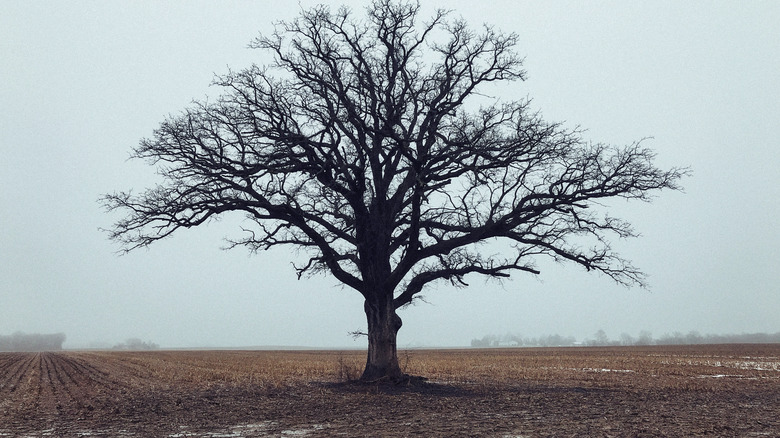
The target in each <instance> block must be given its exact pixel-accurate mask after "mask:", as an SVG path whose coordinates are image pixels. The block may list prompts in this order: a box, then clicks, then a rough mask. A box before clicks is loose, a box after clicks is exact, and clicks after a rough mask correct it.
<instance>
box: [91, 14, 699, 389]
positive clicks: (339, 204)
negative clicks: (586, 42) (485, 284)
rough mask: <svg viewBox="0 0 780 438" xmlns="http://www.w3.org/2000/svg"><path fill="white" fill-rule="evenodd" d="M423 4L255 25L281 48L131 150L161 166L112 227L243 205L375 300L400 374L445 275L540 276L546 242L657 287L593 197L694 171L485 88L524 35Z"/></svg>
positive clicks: (377, 352) (374, 361)
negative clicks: (623, 248) (426, 302)
mask: <svg viewBox="0 0 780 438" xmlns="http://www.w3.org/2000/svg"><path fill="white" fill-rule="evenodd" d="M419 9H420V6H419V4H416V3H406V2H402V3H396V2H393V1H389V0H378V1H374V2H373V3H372V4H371V5H370V6H368V7H367V8H366V11H367V15H366V17H365V18H362V19H361V18H358V17H356V16H355V14H354V13H353V12H352V11H350V10H349V9H346V8H341V9H339V10H337V11H336V12H332V11H331V10H330V9H328V8H327V7H324V6H320V7H316V8H313V9H311V10H306V11H303V12H301V14H300V16H299V17H297V18H296V19H295V20H294V21H290V22H282V23H279V24H278V25H277V28H276V31H275V32H274V33H273V34H272V35H269V36H260V37H258V38H257V39H256V40H254V41H253V42H252V44H251V47H253V48H256V49H261V50H264V51H267V52H270V53H272V54H273V56H274V62H273V63H272V64H270V65H267V66H256V65H255V66H252V67H249V68H247V69H244V70H241V71H232V72H229V73H227V74H226V75H224V76H221V77H218V78H217V79H216V80H215V83H216V85H218V86H220V87H221V88H222V89H223V90H224V93H223V94H222V95H221V97H219V98H218V99H217V100H216V101H213V102H200V103H196V104H194V105H193V106H192V107H191V108H189V109H186V110H185V111H184V112H183V113H182V114H180V115H178V116H175V117H170V118H168V119H167V120H165V121H164V122H163V123H162V124H161V126H160V127H159V128H158V129H157V130H156V131H155V132H154V136H153V137H152V138H150V139H145V140H142V141H141V143H140V145H139V146H137V147H136V148H135V149H134V157H137V158H140V159H145V160H148V161H149V162H150V164H152V165H155V166H157V168H158V170H159V173H160V174H161V175H162V176H163V178H164V182H163V183H162V184H160V185H158V186H156V187H154V188H151V189H148V190H146V191H145V192H143V193H140V194H137V195H134V194H132V193H130V192H121V193H114V194H110V195H106V196H105V197H104V198H103V202H104V204H105V206H106V207H107V209H108V210H121V211H123V212H126V214H127V215H126V216H125V218H124V219H122V220H120V221H118V222H117V223H116V224H115V225H114V227H113V229H112V230H111V231H110V237H111V238H112V239H114V240H116V241H118V242H120V243H121V244H122V245H123V249H124V250H126V251H130V250H133V249H135V248H138V247H145V246H147V245H149V244H151V243H152V242H154V241H156V240H159V239H162V238H165V237H167V236H170V235H171V234H172V233H174V232H175V231H176V230H178V229H181V228H191V227H196V226H198V225H201V224H203V223H205V222H207V221H208V220H209V219H211V218H214V217H217V216H219V215H222V214H225V213H228V212H242V213H244V214H246V217H247V218H248V219H249V221H251V223H252V226H251V227H249V228H248V229H246V230H245V231H246V233H245V234H244V235H243V237H241V238H240V239H237V240H232V241H231V242H232V246H245V247H248V248H249V249H250V250H252V251H259V250H266V249H269V248H273V247H277V246H292V247H297V248H300V249H303V250H304V251H305V252H306V254H307V257H306V260H307V261H306V262H305V263H303V264H300V265H298V266H296V268H295V269H296V271H297V274H298V276H299V277H301V276H303V275H309V274H315V273H329V274H331V275H333V276H334V277H335V278H336V279H338V280H339V281H340V282H341V283H343V284H344V285H346V286H348V287H350V288H352V289H354V290H356V291H357V292H359V293H360V294H361V295H362V296H363V297H364V299H365V301H364V303H365V305H364V310H365V313H366V317H367V322H368V333H367V334H368V358H367V361H366V368H365V371H364V373H363V376H362V379H364V380H375V379H380V378H391V379H398V378H402V377H403V374H402V371H401V369H400V367H399V365H398V359H397V354H396V333H397V332H398V330H399V328H400V327H401V319H400V318H399V317H398V315H397V310H398V309H399V308H400V307H403V306H405V305H408V304H409V303H411V302H412V301H413V300H414V299H415V298H416V297H418V296H419V295H418V294H420V292H422V291H423V290H424V289H425V288H426V287H427V286H429V285H431V284H433V283H436V282H441V281H447V282H450V283H451V284H453V285H455V286H466V282H465V277H466V276H468V275H469V274H480V275H483V276H488V277H494V278H504V277H508V276H509V274H510V273H511V272H513V271H524V272H529V273H533V274H538V273H539V271H538V270H537V268H536V267H535V264H534V261H535V259H536V258H538V257H540V256H549V257H552V258H553V259H555V260H559V261H570V262H573V263H575V264H578V265H582V266H584V267H585V268H587V269H588V270H593V271H598V272H602V273H604V274H606V275H607V276H609V277H611V278H612V279H614V280H615V281H617V282H618V283H623V284H639V285H641V284H643V280H644V278H643V274H642V273H641V272H640V271H639V270H638V269H637V268H635V267H634V266H633V265H632V264H631V263H629V262H628V261H627V260H625V259H623V258H622V257H621V256H619V255H618V254H616V253H615V252H614V251H613V250H612V248H611V247H610V244H609V240H608V238H610V237H614V236H618V237H629V236H634V231H633V230H632V228H631V226H630V224H628V223H627V222H625V221H622V220H619V219H616V218H613V217H610V216H608V215H603V214H598V213H597V212H596V211H595V209H594V208H592V207H595V206H598V205H599V204H598V201H599V200H603V199H608V198H626V199H639V200H644V201H647V200H649V196H650V194H651V193H652V192H655V191H657V190H659V189H667V188H670V189H677V188H679V187H678V180H679V179H680V177H681V176H683V175H684V174H685V173H686V172H687V171H686V169H679V168H674V169H671V170H661V169H658V168H656V167H655V166H654V164H653V158H654V153H653V152H652V151H651V150H649V149H647V148H644V147H643V146H642V145H641V142H638V143H635V144H631V145H628V146H625V147H613V146H608V145H603V144H593V143H589V142H586V141H584V140H583V139H582V137H581V135H580V133H579V132H578V131H576V130H574V131H572V130H567V129H564V128H563V127H562V126H560V125H558V124H555V123H547V122H545V121H543V120H542V118H541V117H540V116H539V115H538V114H537V113H536V112H534V111H532V110H531V109H530V105H529V102H528V101H511V102H502V101H501V100H499V99H493V98H490V97H488V96H486V95H485V94H484V92H485V91H487V90H486V88H487V87H489V86H491V85H492V84H494V83H512V82H515V81H518V80H523V79H524V76H525V72H524V71H523V69H522V59H521V58H520V57H519V56H518V55H517V53H516V52H515V50H514V47H515V45H516V43H517V36H516V35H514V34H504V33H501V32H499V31H497V30H494V29H492V28H490V27H485V28H483V29H482V30H481V31H474V30H472V29H471V28H470V27H469V26H467V24H466V23H465V22H464V21H463V20H457V19H450V18H449V14H448V13H447V12H445V11H438V12H437V13H435V14H434V15H433V16H432V17H431V18H430V19H429V20H428V21H424V22H422V21H421V20H419V19H418V15H419V14H418V13H419ZM492 242H495V244H493V245H491V246H490V251H489V252H488V251H484V248H486V247H485V246H482V245H483V244H485V243H492Z"/></svg>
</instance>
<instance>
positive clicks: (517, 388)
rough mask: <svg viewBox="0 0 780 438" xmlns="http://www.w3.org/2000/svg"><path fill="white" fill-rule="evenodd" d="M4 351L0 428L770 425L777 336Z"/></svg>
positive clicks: (778, 377) (243, 430)
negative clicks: (752, 340)
mask: <svg viewBox="0 0 780 438" xmlns="http://www.w3.org/2000/svg"><path fill="white" fill-rule="evenodd" d="M363 360H364V358H363V353H362V352H330V351H328V352H265V351H246V352H242V351H197V352H184V351H171V352H168V351H160V352H147V353H143V352H137V353H128V352H58V353H0V437H6V436H11V437H27V436H29V437H39V436H68V437H70V436H72V437H77V436H90V437H96V436H106V437H109V436H110V437H114V436H138V437H147V436H158V437H189V436H193V437H194V436H198V437H248V436H311V437H317V436H380V437H390V436H410V435H417V436H489V437H521V436H522V437H526V436H527V437H537V436H599V437H601V436H620V437H623V436H631V437H634V436H740V437H755V436H780V345H738V346H734V345H732V346H695V347H642V348H640V347H636V348H557V349H501V350H435V351H422V350H412V351H408V352H401V362H402V366H403V367H405V370H406V372H408V373H410V374H415V375H422V376H426V377H428V378H429V380H428V383H427V384H424V385H417V386H408V387H405V386H389V385H359V384H354V383H352V384H348V383H344V381H345V379H347V378H349V377H354V376H356V375H357V374H358V371H359V370H360V368H361V365H362V363H363Z"/></svg>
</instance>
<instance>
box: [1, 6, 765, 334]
mask: <svg viewBox="0 0 780 438" xmlns="http://www.w3.org/2000/svg"><path fill="white" fill-rule="evenodd" d="M281 3H283V2H270V1H259V2H245V1H227V2H205V1H187V2H184V1H176V2H158V1H147V2H143V1H139V2H123V3H117V2H100V1H86V2H84V1H69V2H36V1H19V2H11V1H5V2H0V79H2V80H0V152H1V154H0V335H10V334H11V333H15V332H17V331H22V332H26V333H65V334H66V336H67V338H66V341H65V344H64V347H65V348H85V347H90V346H111V345H115V344H117V343H120V342H123V341H125V340H127V339H140V340H143V342H149V343H154V344H157V345H159V346H160V348H193V347H217V346H219V347H242V346H258V345H286V346H307V347H318V348H324V347H362V346H364V345H365V339H360V338H359V339H353V338H352V337H351V336H350V335H349V332H351V331H355V330H363V329H364V327H365V321H364V315H363V311H362V299H361V297H360V295H359V294H358V293H357V292H355V291H352V290H349V289H347V288H342V287H341V286H339V285H338V283H337V282H336V281H335V280H334V279H333V278H332V277H325V276H322V277H315V278H312V279H304V280H300V281H298V280H297V279H296V276H295V272H294V270H293V268H292V266H291V264H290V262H291V261H292V260H294V259H295V257H296V254H295V253H294V252H293V251H290V250H286V249H285V250H282V249H276V250H273V251H271V252H266V253H260V254H258V255H249V254H248V253H247V252H246V251H244V250H242V249H235V250H231V251H224V250H222V249H221V247H223V246H224V245H225V242H224V240H223V238H224V237H225V236H231V235H232V236H236V235H237V234H238V233H239V232H240V230H239V229H238V227H239V226H240V217H227V218H225V219H224V220H222V221H219V222H213V223H211V224H209V225H208V226H205V227H200V228H197V229H191V230H187V231H185V232H181V233H179V234H178V235H175V236H173V237H172V238H170V239H167V240H164V241H162V242H159V243H157V244H154V245H152V246H151V247H150V248H149V249H148V250H139V251H136V252H133V253H130V254H128V255H125V256H119V255H117V251H118V249H119V248H118V247H117V245H116V244H114V243H112V242H110V241H108V239H107V237H106V233H104V232H101V231H100V230H99V229H100V228H101V227H103V228H109V227H110V226H111V225H112V224H113V222H114V221H116V220H117V219H118V218H119V216H117V215H115V214H107V213H106V212H104V211H103V210H102V209H101V207H100V205H99V203H98V202H97V200H98V198H99V197H100V196H101V194H104V193H108V192H113V191H117V190H127V189H130V188H132V189H134V190H135V191H140V190H142V189H144V188H146V187H148V186H150V185H152V184H154V182H155V175H154V169H153V168H151V167H149V166H147V165H146V164H145V163H142V162H137V161H128V160H127V157H128V156H129V152H130V149H131V148H132V147H133V146H134V145H136V144H137V143H138V141H139V140H140V139H141V138H143V137H146V136H150V135H151V133H152V131H153V130H154V129H155V128H156V127H157V126H158V124H159V123H160V122H161V121H162V120H163V119H164V118H165V117H166V115H168V114H175V113H178V112H179V111H181V110H183V109H184V108H185V107H187V105H189V103H190V102H191V101H192V100H193V99H204V98H206V97H207V96H211V97H216V95H217V94H218V90H217V89H216V88H213V87H209V83H210V82H211V80H212V79H213V76H214V74H215V73H216V74H219V73H224V72H226V71H227V70H228V67H231V68H234V69H240V68H243V67H246V66H248V65H249V64H250V63H252V62H255V63H258V64H263V63H266V62H268V57H267V55H266V54H264V53H262V52H258V51H256V50H250V49H247V48H246V46H247V44H248V42H249V41H250V40H251V39H252V38H253V37H254V36H256V35H257V33H258V32H263V33H270V32H271V30H272V23H273V22H274V21H276V20H280V19H291V18H293V17H294V16H295V15H296V14H297V13H298V11H299V6H298V3H297V2H288V3H289V4H288V3H285V4H281ZM316 3H317V2H312V1H308V0H307V1H303V0H302V1H300V4H301V5H302V7H304V8H307V7H309V6H311V5H313V4H316ZM341 3H342V2H334V3H333V4H334V5H338V4H341ZM350 4H352V5H353V7H354V8H355V9H356V10H359V9H360V8H361V7H362V6H361V5H362V4H363V2H356V1H353V2H350ZM423 5H424V9H425V10H426V11H429V12H424V14H423V15H425V16H427V15H430V11H432V10H433V8H434V7H436V6H444V7H447V8H451V9H453V10H454V14H455V15H456V16H457V15H462V16H464V17H466V18H467V20H468V21H469V22H470V23H471V24H472V26H477V27H478V26H480V25H481V24H482V23H483V22H484V23H489V24H493V25H495V26H496V27H497V28H499V29H502V30H504V31H507V32H516V33H517V34H518V35H519V41H520V42H519V45H518V47H517V50H518V51H519V53H520V54H521V55H523V56H525V68H526V70H527V72H528V80H527V81H525V82H522V83H516V84H514V85H513V87H512V88H511V89H510V90H508V91H507V93H508V94H507V95H506V96H502V98H504V99H516V98H524V97H530V98H531V99H533V106H534V107H535V108H537V109H539V110H540V112H541V114H542V115H543V117H544V118H545V119H546V120H549V121H559V122H564V123H565V125H566V126H568V127H575V126H581V127H582V128H584V129H586V132H585V134H584V136H585V138H587V139H590V140H592V141H594V142H605V143H613V144H626V143H630V142H633V141H635V140H639V139H642V138H646V137H652V138H651V139H648V140H647V141H646V143H645V144H646V145H647V146H649V147H651V148H653V149H655V150H656V151H657V153H658V157H657V162H658V164H659V165H660V166H661V167H670V166H676V165H680V166H690V167H691V168H692V169H693V176H692V177H689V178H686V179H684V180H683V181H682V184H683V185H684V187H685V193H678V192H666V193H662V194H660V196H659V197H658V198H657V199H656V200H654V202H652V203H650V204H642V203H623V202H613V203H611V204H610V208H611V209H612V210H611V211H612V212H613V213H614V214H615V215H617V216H618V217H623V218H625V219H627V220H629V221H630V222H632V223H633V224H634V226H635V228H636V229H637V230H638V231H639V232H641V234H642V237H641V238H639V239H632V240H628V241H616V242H615V247H616V248H618V249H619V250H620V251H621V254H622V255H624V256H625V257H627V258H628V259H631V260H633V261H634V262H635V264H636V265H637V266H639V267H640V268H642V269H643V270H644V271H645V272H646V273H647V274H649V283H650V289H649V290H642V289H636V288H634V289H627V288H625V287H622V286H618V285H616V284H614V283H613V282H612V281H611V280H609V279H608V278H606V277H604V276H599V275H594V274H591V273H587V272H585V271H584V270H583V269H581V268H578V267H576V266H573V265H558V264H554V263H551V262H549V261H545V260H540V261H539V267H540V268H541V271H542V273H541V275H539V276H538V277H535V276H532V275H529V274H525V275H524V274H515V275H514V276H513V278H512V279H511V280H508V281H506V282H504V283H496V282H485V281H483V280H482V279H479V278H470V279H469V280H470V287H469V288H466V289H454V288H451V287H447V286H445V285H440V287H438V288H436V289H432V290H431V291H430V292H428V293H426V294H425V300H426V302H421V303H419V304H417V305H415V306H412V307H410V308H407V309H404V310H403V311H402V312H401V317H402V318H403V320H404V326H403V328H402V329H401V331H400V332H399V341H398V342H399V345H400V346H401V347H409V346H467V345H469V343H470V341H471V340H472V339H474V338H481V337H482V336H484V335H486V334H496V335H503V334H504V333H514V334H518V335H522V336H526V337H540V336H545V335H551V334H555V333H557V334H560V335H563V336H574V337H576V338H577V339H584V338H587V337H589V336H591V337H592V336H593V334H594V333H596V332H597V331H599V330H603V331H604V332H605V334H606V335H607V336H608V337H609V338H610V339H619V338H620V335H621V333H631V334H634V335H635V334H637V333H640V332H641V331H646V332H649V333H652V335H653V336H654V337H656V338H660V337H662V336H663V335H664V334H667V333H676V332H679V333H689V332H691V331H697V332H700V333H712V334H728V333H758V332H764V333H776V332H778V331H780V318H778V316H777V315H778V314H780V269H778V268H777V263H778V260H780V226H778V224H779V223H780V222H778V217H780V171H778V165H780V145H779V144H778V139H780V81H778V80H777V72H778V71H780V30H778V28H777V23H778V22H780V3H778V2H737V1H734V2H678V1H667V2H663V1H661V2H622V1H614V2H612V1H604V2H587V3H586V2H561V1H550V2H518V1H493V2H466V1H447V2H444V1H423Z"/></svg>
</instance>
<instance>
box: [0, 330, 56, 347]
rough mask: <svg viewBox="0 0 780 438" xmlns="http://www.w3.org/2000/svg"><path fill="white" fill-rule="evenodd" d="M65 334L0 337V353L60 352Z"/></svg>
mask: <svg viewBox="0 0 780 438" xmlns="http://www.w3.org/2000/svg"><path fill="white" fill-rule="evenodd" d="M63 342H65V333H54V334H48V335H43V334H39V333H23V332H16V333H14V334H12V335H8V336H4V335H0V351H56V350H62V343H63Z"/></svg>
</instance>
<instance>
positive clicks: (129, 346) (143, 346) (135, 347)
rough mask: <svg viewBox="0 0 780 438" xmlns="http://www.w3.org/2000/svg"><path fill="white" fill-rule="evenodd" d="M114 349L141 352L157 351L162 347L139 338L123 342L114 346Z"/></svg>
mask: <svg viewBox="0 0 780 438" xmlns="http://www.w3.org/2000/svg"><path fill="white" fill-rule="evenodd" d="M112 348H113V349H114V350H130V351H139V350H157V349H158V348H160V346H159V345H157V344H155V343H154V342H151V341H149V342H144V341H142V340H140V339H138V338H130V339H128V340H126V341H125V342H121V343H119V344H116V345H114V346H113V347H112Z"/></svg>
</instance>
